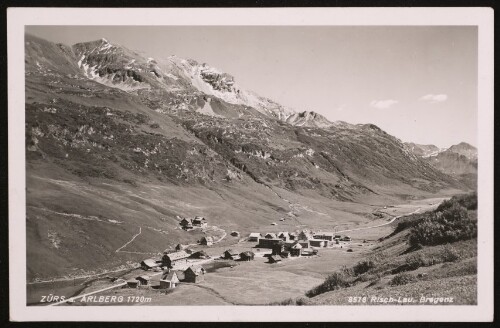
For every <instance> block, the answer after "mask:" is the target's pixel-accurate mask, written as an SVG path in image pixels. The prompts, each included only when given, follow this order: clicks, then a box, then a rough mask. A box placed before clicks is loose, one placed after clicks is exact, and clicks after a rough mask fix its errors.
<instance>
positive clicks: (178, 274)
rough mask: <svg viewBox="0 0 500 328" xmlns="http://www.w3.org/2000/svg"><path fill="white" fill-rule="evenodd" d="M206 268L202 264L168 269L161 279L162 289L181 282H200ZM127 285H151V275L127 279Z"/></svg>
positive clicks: (131, 286)
mask: <svg viewBox="0 0 500 328" xmlns="http://www.w3.org/2000/svg"><path fill="white" fill-rule="evenodd" d="M205 273H206V271H205V269H204V268H203V267H202V266H200V265H192V266H190V267H188V268H187V269H186V270H183V271H181V270H179V271H174V270H170V269H168V270H167V271H165V272H164V273H163V275H162V277H161V279H160V285H159V288H160V289H170V288H175V287H176V286H177V284H178V283H179V282H181V281H182V282H190V283H199V282H201V281H203V280H204V278H205ZM127 287H129V288H139V287H151V276H148V275H141V276H138V277H136V278H135V279H130V280H128V281H127Z"/></svg>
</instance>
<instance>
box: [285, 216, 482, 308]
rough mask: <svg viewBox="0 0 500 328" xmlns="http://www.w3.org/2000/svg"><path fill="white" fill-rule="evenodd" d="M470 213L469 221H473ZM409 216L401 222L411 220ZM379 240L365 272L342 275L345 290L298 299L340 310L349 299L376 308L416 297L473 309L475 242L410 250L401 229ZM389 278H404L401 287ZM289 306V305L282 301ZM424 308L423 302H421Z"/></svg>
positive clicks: (475, 283)
mask: <svg viewBox="0 0 500 328" xmlns="http://www.w3.org/2000/svg"><path fill="white" fill-rule="evenodd" d="M476 215H477V214H476V212H475V210H470V211H469V216H470V217H471V219H472V220H475V219H474V217H475V216H476ZM419 217H422V216H412V217H408V218H405V219H404V220H406V221H408V222H409V223H411V222H417V221H415V220H417V219H419ZM396 231H398V232H395V233H392V234H390V235H389V236H388V237H387V238H385V239H383V240H382V241H381V242H380V243H379V244H378V245H377V247H375V248H374V250H373V252H371V254H370V255H369V256H367V257H366V258H365V260H371V261H372V263H373V265H372V266H371V268H370V269H368V270H367V271H366V272H365V273H358V274H357V275H354V274H352V273H351V274H348V275H347V276H346V278H345V279H346V281H349V282H350V284H351V286H350V287H346V288H340V289H336V290H333V291H327V292H323V293H320V294H319V295H316V296H313V297H311V298H309V299H304V300H301V301H302V302H303V303H305V304H312V305H343V304H352V303H349V297H352V296H356V297H365V296H366V297H367V299H368V301H367V302H366V303H361V304H357V305H363V304H368V305H370V304H371V305H377V304H379V303H376V302H370V299H371V297H376V296H380V297H393V298H395V299H397V298H398V297H413V298H414V303H413V304H420V298H421V297H422V296H425V297H453V298H454V301H453V303H452V304H454V305H458V304H477V238H473V239H470V240H462V241H457V242H454V243H452V244H446V245H435V246H423V248H421V249H419V250H413V251H412V250H411V249H409V247H408V244H407V241H408V238H409V234H410V230H409V228H405V229H403V230H401V231H399V230H396ZM395 277H397V278H400V277H404V278H405V279H408V280H407V282H406V283H403V284H402V285H395V284H394V280H393V279H395ZM287 302H289V303H291V304H294V302H295V300H289V301H287ZM422 304H429V303H425V302H424V303H422Z"/></svg>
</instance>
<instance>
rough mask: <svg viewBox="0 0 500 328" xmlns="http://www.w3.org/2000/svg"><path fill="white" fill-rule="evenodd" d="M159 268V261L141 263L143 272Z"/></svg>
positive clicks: (151, 260)
mask: <svg viewBox="0 0 500 328" xmlns="http://www.w3.org/2000/svg"><path fill="white" fill-rule="evenodd" d="M159 266H161V261H160V262H156V260H154V259H146V260H144V261H142V262H141V269H143V270H150V269H153V268H156V267H159Z"/></svg>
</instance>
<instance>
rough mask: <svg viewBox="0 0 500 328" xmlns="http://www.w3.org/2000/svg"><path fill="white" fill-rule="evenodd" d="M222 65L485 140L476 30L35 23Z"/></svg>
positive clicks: (288, 92)
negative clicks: (479, 134)
mask: <svg viewBox="0 0 500 328" xmlns="http://www.w3.org/2000/svg"><path fill="white" fill-rule="evenodd" d="M26 31H27V32H28V33H31V34H34V35H37V36H40V37H42V38H44V39H47V40H50V41H54V42H62V43H65V44H68V45H71V44H74V43H77V42H83V41H91V40H95V39H100V38H102V37H104V38H106V39H108V40H109V41H110V42H111V43H118V44H121V45H124V46H125V47H127V48H129V49H132V50H138V51H142V52H144V53H145V54H147V55H148V56H151V57H157V58H161V57H167V56H169V55H173V54H175V55H177V56H179V57H182V58H192V59H195V60H197V61H199V62H206V63H207V64H209V65H211V66H213V67H216V68H218V69H220V70H222V71H224V72H226V73H229V74H231V75H233V76H234V77H235V80H236V82H237V83H238V84H239V85H240V86H241V87H242V88H245V89H249V90H253V91H255V92H257V93H258V94H260V95H262V96H265V97H268V98H271V99H273V100H275V101H277V102H279V103H281V104H283V105H286V106H290V107H292V108H294V109H295V110H297V111H302V110H314V111H316V112H318V113H321V114H322V115H324V116H326V117H327V118H328V119H329V120H331V121H335V120H343V121H347V122H349V123H374V124H376V125H378V126H379V127H381V128H382V129H384V130H385V131H387V132H388V133H390V134H392V135H394V136H396V137H398V138H400V139H402V140H403V141H413V142H417V143H423V144H435V145H437V146H439V147H449V146H450V145H452V144H456V143H459V142H461V141H465V142H468V143H470V144H472V145H474V146H477V28H476V27H465V26H464V27H353V26H342V27H339V26H331V27H324V26H321V27H320V26H318V27H312V26H311V27H250V26H249V27H245V26H239V27H228V26H221V27H195V26H193V27H188V26H186V27H171V26H155V27H101V26H93V27H88V26H52V27H49V26H47V27H27V28H26Z"/></svg>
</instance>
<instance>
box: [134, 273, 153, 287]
mask: <svg viewBox="0 0 500 328" xmlns="http://www.w3.org/2000/svg"><path fill="white" fill-rule="evenodd" d="M135 279H136V280H137V281H138V282H139V283H138V285H139V286H149V283H150V281H151V278H150V277H149V276H146V275H143V276H139V277H137V278H135Z"/></svg>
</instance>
